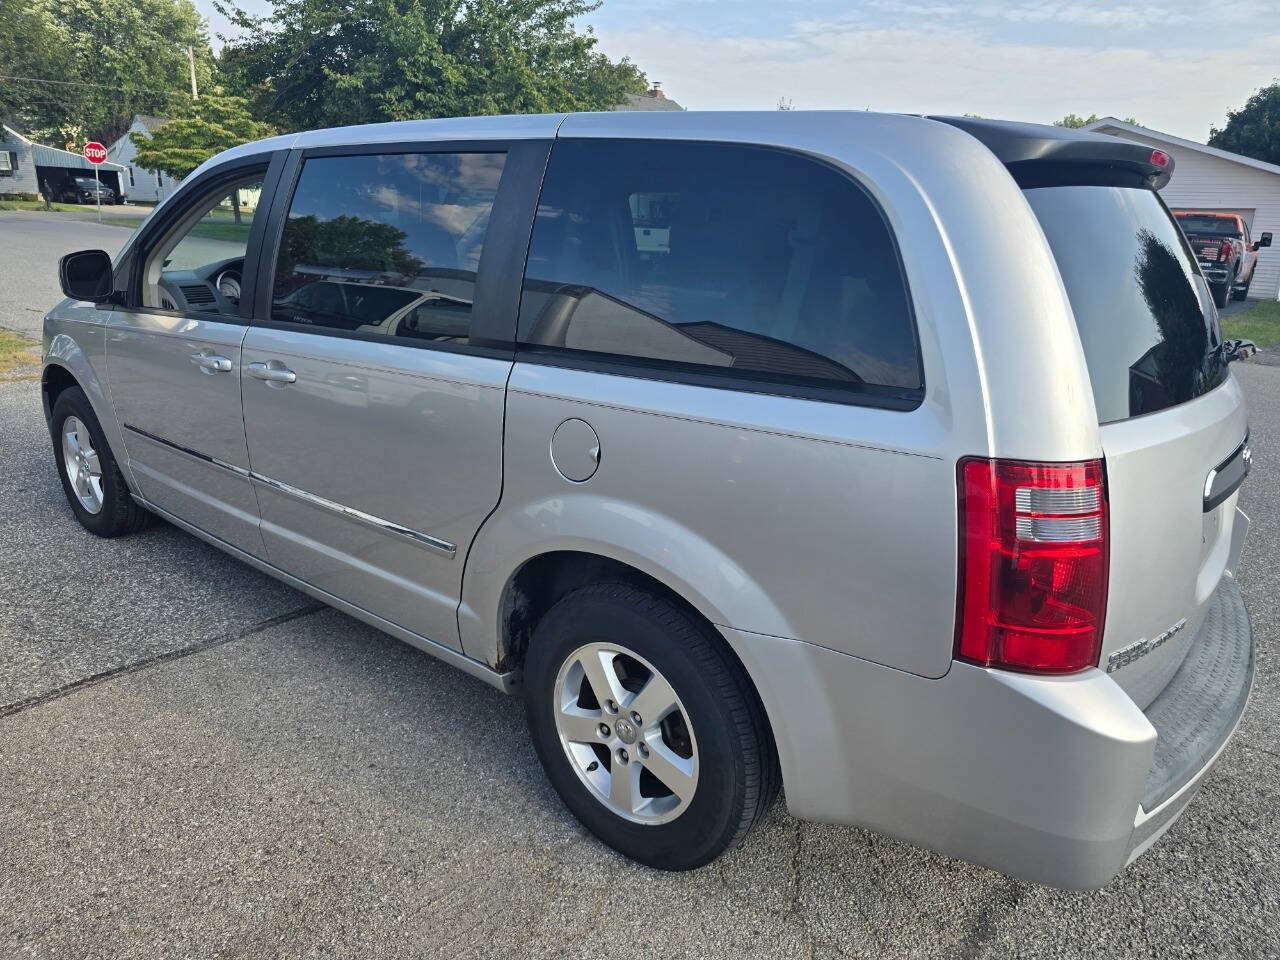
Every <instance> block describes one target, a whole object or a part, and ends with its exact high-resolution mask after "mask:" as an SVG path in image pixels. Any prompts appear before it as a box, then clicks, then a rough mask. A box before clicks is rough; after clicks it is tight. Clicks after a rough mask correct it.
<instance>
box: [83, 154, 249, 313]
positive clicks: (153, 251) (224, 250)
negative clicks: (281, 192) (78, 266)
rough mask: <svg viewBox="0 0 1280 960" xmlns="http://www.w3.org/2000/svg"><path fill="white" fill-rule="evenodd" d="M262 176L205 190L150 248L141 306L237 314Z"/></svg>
mask: <svg viewBox="0 0 1280 960" xmlns="http://www.w3.org/2000/svg"><path fill="white" fill-rule="evenodd" d="M262 178H263V171H261V170H259V171H256V172H254V173H248V174H245V175H244V176H243V177H241V178H239V179H237V180H235V181H233V182H231V183H224V184H223V185H222V186H220V187H218V188H216V189H214V190H211V191H209V192H208V193H206V194H204V195H203V196H201V197H200V198H199V199H197V200H196V201H195V202H193V203H192V204H191V205H190V206H189V207H188V209H187V210H186V212H185V213H184V214H183V215H182V216H181V217H180V218H179V220H178V222H177V223H176V224H175V225H174V226H173V227H172V228H171V229H170V230H169V231H168V232H167V233H165V234H164V235H163V236H162V237H161V238H160V240H159V241H157V242H156V243H155V245H154V246H152V247H151V248H150V249H149V250H148V252H147V254H146V261H145V267H144V283H143V288H142V305H143V306H144V307H154V308H157V309H160V310H177V311H180V312H183V313H218V314H226V315H229V316H238V315H239V310H240V285H241V283H242V281H243V276H244V272H245V263H244V260H245V253H246V251H247V250H248V248H249V232H250V231H251V230H252V229H253V220H254V218H255V217H256V216H257V215H258V200H259V199H260V197H261V196H262ZM89 185H90V186H92V185H93V181H92V180H90V181H89ZM263 215H264V216H265V215H266V211H263Z"/></svg>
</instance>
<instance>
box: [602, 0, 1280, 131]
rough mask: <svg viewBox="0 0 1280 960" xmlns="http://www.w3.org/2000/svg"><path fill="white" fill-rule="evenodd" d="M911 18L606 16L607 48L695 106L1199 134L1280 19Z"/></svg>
mask: <svg viewBox="0 0 1280 960" xmlns="http://www.w3.org/2000/svg"><path fill="white" fill-rule="evenodd" d="M886 2H889V3H896V2H898V0H886ZM906 6H907V4H905V3H899V8H900V9H905V7H906ZM917 6H924V4H917ZM928 6H930V8H931V9H932V8H935V6H936V9H937V10H938V11H941V10H942V9H951V8H950V7H948V6H946V5H944V4H937V5H933V4H928ZM1013 6H1014V8H1015V9H1017V10H1021V11H1023V15H1025V16H1026V17H1031V16H1033V15H1041V14H1043V15H1044V16H1045V17H1046V18H1047V17H1049V15H1050V14H1052V15H1053V16H1054V17H1057V18H1058V20H1059V21H1063V18H1076V19H1075V20H1073V21H1072V22H1085V21H1082V20H1081V19H1080V18H1085V17H1089V16H1093V15H1095V14H1097V15H1099V16H1101V15H1102V12H1103V10H1104V8H1103V6H1102V5H1101V4H1091V3H1087V2H1082V3H1073V4H1037V3H1027V2H1024V3H1021V4H1015V5H1013ZM1002 9H1003V10H1004V12H1005V13H1006V14H1008V13H1009V12H1010V7H1007V6H1006V7H1004V8H1002ZM1108 9H1110V8H1108ZM1121 9H1122V10H1123V9H1125V8H1121ZM971 15H972V12H970V16H971ZM914 19H915V20H917V25H915V26H910V27H908V26H891V27H883V26H881V27H875V26H868V25H866V24H864V23H858V22H851V21H823V22H819V21H798V22H797V23H796V24H795V25H794V26H793V27H792V29H791V30H790V31H788V32H786V33H785V34H784V35H781V36H776V37H773V38H759V37H747V36H711V35H703V34H697V33H693V32H689V31H682V30H679V29H673V28H670V27H668V28H667V29H662V30H648V29H643V30H635V31H628V30H621V31H620V30H607V31H606V30H600V31H598V36H599V37H600V40H601V47H602V48H603V49H604V50H605V51H606V52H608V53H610V54H611V55H613V56H621V55H624V54H625V55H627V56H630V57H631V58H632V59H633V60H635V61H636V62H637V63H638V64H640V65H641V66H642V67H643V68H644V70H645V71H646V72H647V73H648V75H649V76H650V78H653V79H658V80H661V81H663V89H664V90H665V91H666V92H667V95H668V96H671V97H673V98H675V99H676V100H677V101H678V102H680V103H681V104H682V105H684V106H686V107H689V108H691V109H759V108H769V107H772V106H773V105H774V104H776V103H777V101H778V98H779V97H787V98H790V99H791V100H792V101H793V102H794V104H795V106H796V107H797V108H798V109H805V108H812V109H832V108H846V109H863V108H870V109H873V110H883V111H901V112H910V113H944V114H954V113H977V114H981V115H983V116H988V117H999V118H1008V119H1018V120H1032V121H1039V122H1044V123H1048V122H1051V121H1053V120H1055V119H1058V118H1060V117H1062V116H1063V115H1065V114H1067V113H1072V112H1074V113H1080V114H1084V115H1088V114H1089V113H1097V114H1099V115H1101V116H1106V115H1108V114H1112V115H1116V116H1121V117H1125V116H1134V117H1137V118H1138V119H1139V120H1140V121H1141V122H1142V123H1143V124H1144V125H1146V126H1149V127H1153V128H1155V129H1158V130H1164V131H1166V132H1169V133H1173V134H1176V135H1178V136H1183V137H1187V138H1190V139H1194V140H1201V141H1203V140H1204V139H1205V138H1206V137H1207V136H1208V134H1209V127H1210V125H1212V124H1217V125H1219V126H1221V124H1222V123H1223V122H1224V121H1225V119H1226V112H1227V110H1228V109H1231V108H1236V107H1239V106H1241V105H1242V104H1243V103H1244V101H1245V99H1246V98H1247V97H1248V96H1249V94H1250V93H1252V92H1253V90H1254V89H1256V88H1257V87H1259V86H1263V85H1266V84H1268V83H1271V82H1272V78H1273V77H1274V75H1275V73H1276V66H1275V65H1276V63H1277V62H1280V33H1272V34H1270V35H1266V34H1263V33H1260V32H1258V31H1254V32H1253V33H1252V34H1250V35H1248V36H1242V37H1241V38H1240V41H1239V46H1238V47H1237V48H1236V49H1233V50H1231V51H1230V52H1226V51H1223V50H1222V49H1220V48H1218V47H1216V46H1215V45H1206V46H1204V47H1193V48H1191V49H1189V50H1188V49H1181V50H1172V51H1161V50H1153V49H1142V48H1140V47H1138V46H1103V45H1099V46H1098V47H1096V48H1095V47H1080V46H1068V45H1062V46H1054V45H1042V44H1033V43H1025V42H1017V41H1012V40H1006V39H1000V38H998V37H995V36H993V35H992V34H991V33H990V31H987V30H983V29H979V28H978V27H977V26H966V25H962V24H961V23H960V22H958V21H956V20H954V19H952V18H950V17H948V16H945V15H943V14H942V13H941V12H936V13H935V14H934V15H932V16H924V15H917V16H916V17H915V18H914ZM1272 29H1275V28H1272ZM1046 32H1048V31H1046Z"/></svg>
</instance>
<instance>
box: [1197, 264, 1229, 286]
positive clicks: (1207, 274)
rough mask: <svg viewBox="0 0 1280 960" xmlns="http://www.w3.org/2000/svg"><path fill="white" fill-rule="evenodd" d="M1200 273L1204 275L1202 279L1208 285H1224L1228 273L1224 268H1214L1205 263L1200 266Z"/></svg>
mask: <svg viewBox="0 0 1280 960" xmlns="http://www.w3.org/2000/svg"><path fill="white" fill-rule="evenodd" d="M1200 272H1201V273H1203V274H1204V278H1205V279H1206V280H1208V281H1209V282H1210V283H1225V282H1226V281H1227V277H1228V273H1227V268H1226V267H1214V266H1210V265H1209V264H1207V263H1202V264H1200Z"/></svg>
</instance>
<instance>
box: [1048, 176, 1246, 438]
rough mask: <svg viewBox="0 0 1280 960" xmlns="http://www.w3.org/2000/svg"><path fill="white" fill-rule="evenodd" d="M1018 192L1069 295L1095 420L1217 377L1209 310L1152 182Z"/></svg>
mask: <svg viewBox="0 0 1280 960" xmlns="http://www.w3.org/2000/svg"><path fill="white" fill-rule="evenodd" d="M1025 193H1026V197H1027V200H1028V201H1029V202H1030V204H1031V208H1032V209H1033V210H1034V211H1035V213H1036V216H1037V217H1038V218H1039V219H1040V225H1041V227H1042V228H1043V229H1044V233H1045V236H1046V237H1047V238H1048V240H1049V246H1050V247H1051V248H1052V250H1053V255H1054V257H1055V259H1056V260H1057V261H1058V271H1059V273H1061V274H1062V282H1063V284H1064V285H1065V286H1066V288H1067V295H1068V297H1069V298H1070V300H1071V309H1072V312H1073V313H1074V314H1075V318H1076V326H1077V327H1078V328H1079V331H1080V341H1081V343H1082V345H1083V346H1084V354H1085V360H1086V361H1087V363H1088V366H1089V379H1090V381H1091V382H1092V384H1093V396H1094V402H1095V404H1096V405H1097V408H1098V420H1099V421H1100V422H1102V423H1108V422H1110V421H1113V420H1124V419H1126V418H1128V417H1136V416H1141V415H1142V414H1146V413H1154V412H1155V411H1157V410H1163V409H1166V408H1167V407H1172V406H1175V405H1176V404H1179V403H1185V402H1186V401H1188V400H1192V399H1194V398H1196V397H1198V396H1200V395H1201V394H1203V393H1206V392H1208V391H1209V390H1212V389H1213V388H1214V387H1216V386H1217V385H1218V384H1220V383H1222V381H1223V380H1224V379H1225V378H1226V357H1225V355H1224V351H1223V348H1222V335H1221V334H1220V333H1219V331H1218V315H1217V312H1216V311H1215V310H1214V308H1213V304H1212V302H1211V301H1210V299H1209V297H1208V289H1207V287H1206V286H1205V283H1204V279H1203V277H1201V276H1200V273H1199V270H1198V269H1197V267H1196V265H1195V260H1194V258H1193V257H1192V255H1191V251H1190V248H1189V247H1188V246H1187V243H1186V238H1185V237H1183V235H1182V232H1181V231H1180V230H1179V229H1178V228H1177V226H1176V225H1175V224H1174V222H1173V218H1172V217H1171V216H1170V215H1169V212H1168V210H1167V208H1166V207H1165V206H1164V204H1163V203H1162V202H1161V201H1160V198H1159V197H1158V196H1157V195H1156V194H1155V192H1154V191H1151V190H1144V189H1137V188H1128V187H1097V186H1070V187H1039V188H1035V189H1029V190H1027V191H1025Z"/></svg>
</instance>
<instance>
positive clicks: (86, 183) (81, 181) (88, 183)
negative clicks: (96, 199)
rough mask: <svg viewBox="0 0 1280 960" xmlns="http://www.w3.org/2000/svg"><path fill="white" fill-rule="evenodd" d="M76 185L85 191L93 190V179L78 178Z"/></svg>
mask: <svg viewBox="0 0 1280 960" xmlns="http://www.w3.org/2000/svg"><path fill="white" fill-rule="evenodd" d="M76 183H77V184H78V185H79V186H81V187H83V188H84V189H85V190H92V189H93V185H94V184H93V177H76Z"/></svg>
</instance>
